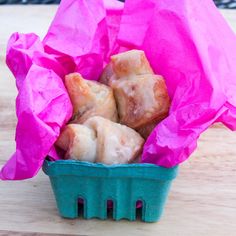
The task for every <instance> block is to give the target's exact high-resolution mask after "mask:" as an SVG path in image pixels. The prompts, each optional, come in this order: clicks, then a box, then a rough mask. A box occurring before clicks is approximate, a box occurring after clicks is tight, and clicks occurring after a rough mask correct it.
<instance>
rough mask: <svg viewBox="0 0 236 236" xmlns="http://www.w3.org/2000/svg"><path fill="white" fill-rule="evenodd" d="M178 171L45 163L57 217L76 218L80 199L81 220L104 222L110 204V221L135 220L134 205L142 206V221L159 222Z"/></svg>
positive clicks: (98, 164) (128, 165)
mask: <svg viewBox="0 0 236 236" xmlns="http://www.w3.org/2000/svg"><path fill="white" fill-rule="evenodd" d="M177 170H178V168H177V167H174V168H163V167H159V166H156V165H153V164H122V165H112V166H108V165H104V164H100V163H89V162H80V161H74V160H59V161H55V162H51V161H47V160H46V161H45V162H44V165H43V171H44V172H45V173H46V174H47V175H48V176H49V177H50V181H51V185H52V188H53V191H54V194H55V198H56V202H57V206H58V209H59V212H60V215H61V216H62V217H65V218H77V217H78V216H79V207H78V206H79V204H78V199H83V210H84V212H83V216H84V218H85V219H90V218H93V217H96V218H100V219H107V202H108V201H112V202H113V207H112V208H113V219H115V220H120V219H123V218H125V219H128V220H136V206H137V202H138V201H141V202H142V220H143V221H145V222H156V221H158V220H159V219H160V217H161V215H162V212H163V209H164V206H165V202H166V200H167V196H168V193H169V189H170V185H171V182H172V180H173V179H174V178H175V177H176V176H177Z"/></svg>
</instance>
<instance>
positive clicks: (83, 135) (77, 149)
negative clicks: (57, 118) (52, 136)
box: [56, 124, 97, 162]
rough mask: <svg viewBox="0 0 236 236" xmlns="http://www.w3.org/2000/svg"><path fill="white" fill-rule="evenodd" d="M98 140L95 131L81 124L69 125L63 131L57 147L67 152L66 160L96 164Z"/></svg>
mask: <svg viewBox="0 0 236 236" xmlns="http://www.w3.org/2000/svg"><path fill="white" fill-rule="evenodd" d="M96 145H97V139H96V135H95V132H94V130H92V129H90V128H88V127H86V126H84V125H79V124H69V125H67V126H65V128H64V129H63V130H62V132H61V134H60V136H59V138H58V139H57V141H56V146H58V147H59V148H61V149H62V150H64V151H65V156H64V158H65V159H75V160H80V161H89V162H95V160H96V151H97V147H96Z"/></svg>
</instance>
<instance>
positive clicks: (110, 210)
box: [107, 199, 114, 219]
mask: <svg viewBox="0 0 236 236" xmlns="http://www.w3.org/2000/svg"><path fill="white" fill-rule="evenodd" d="M113 211H114V203H113V200H110V199H109V200H107V218H110V219H111V218H113Z"/></svg>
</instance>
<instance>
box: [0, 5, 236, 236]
mask: <svg viewBox="0 0 236 236" xmlns="http://www.w3.org/2000/svg"><path fill="white" fill-rule="evenodd" d="M55 11H56V6H1V7H0V22H1V26H0V111H1V115H0V165H3V164H4V162H5V161H6V160H7V159H8V158H9V156H10V155H11V153H12V152H13V151H14V149H15V143H14V133H15V125H16V117H15V108H14V107H15V97H16V94H17V93H16V88H15V82H14V79H13V76H12V75H11V73H10V72H9V70H8V69H7V66H6V65H5V63H4V61H5V48H6V43H7V39H8V38H9V36H10V34H11V33H12V32H15V31H19V32H36V33H37V34H39V35H40V36H43V35H44V34H45V33H46V30H47V28H48V26H49V23H50V21H51V19H52V17H53V15H54V13H55ZM222 13H223V15H224V16H225V18H226V19H227V20H228V21H229V23H230V25H231V26H232V27H233V28H234V30H235V31H236V11H230V10H227V11H222ZM235 43H236V40H235ZM235 143H236V134H235V133H233V132H231V131H229V130H227V129H225V128H224V127H223V126H221V125H217V126H214V127H212V128H211V129H209V130H208V131H207V132H205V133H204V134H203V135H202V136H201V138H200V140H199V143H198V144H199V145H198V149H197V151H196V152H195V153H194V155H193V156H192V157H191V158H190V160H189V161H187V162H185V163H184V164H183V165H181V168H180V173H179V176H178V178H177V180H176V181H175V182H174V184H173V186H172V191H171V193H170V196H169V200H168V203H167V206H166V209H165V214H164V216H163V218H162V220H161V221H160V222H158V223H152V224H147V223H142V222H129V221H126V220H122V221H120V222H115V221H113V220H108V221H101V220H89V221H86V220H81V219H77V220H66V219H62V218H61V217H59V216H58V213H57V209H56V206H55V201H54V197H53V194H52V190H51V187H50V184H49V180H48V178H47V177H46V176H45V175H44V174H43V173H42V172H40V173H39V174H38V176H37V177H35V178H33V179H31V180H25V181H20V182H18V181H16V182H3V181H1V182H0V235H16V236H19V235H26V236H27V235H34V236H36V235H63V234H64V235H96V236H97V235H102V236H103V235H111V234H112V235H114V236H115V235H124V236H126V235H127V236H133V235H135V236H139V235H140V236H146V235H149V236H152V235H158V236H160V235H167V236H168V235H180V236H184V235H188V236H191V235H203V234H204V235H207V236H211V235H212V236H213V235H214V236H217V235H222V236H223V235H228V236H233V235H236V145H235Z"/></svg>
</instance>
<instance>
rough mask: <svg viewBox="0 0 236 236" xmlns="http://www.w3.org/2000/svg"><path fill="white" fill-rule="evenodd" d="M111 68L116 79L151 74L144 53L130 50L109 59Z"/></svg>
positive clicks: (151, 71)
mask: <svg viewBox="0 0 236 236" xmlns="http://www.w3.org/2000/svg"><path fill="white" fill-rule="evenodd" d="M111 65H112V66H111V67H112V70H113V71H114V74H115V75H116V76H117V77H118V78H122V77H131V76H133V75H145V74H153V70H152V68H151V66H150V64H149V62H148V60H147V58H146V56H145V53H144V51H141V50H130V51H127V52H123V53H119V54H117V55H114V56H112V57H111Z"/></svg>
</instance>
